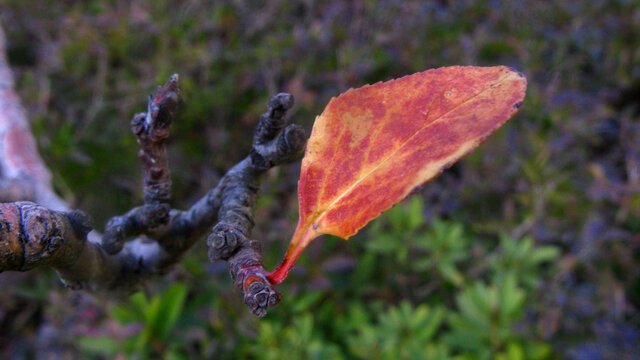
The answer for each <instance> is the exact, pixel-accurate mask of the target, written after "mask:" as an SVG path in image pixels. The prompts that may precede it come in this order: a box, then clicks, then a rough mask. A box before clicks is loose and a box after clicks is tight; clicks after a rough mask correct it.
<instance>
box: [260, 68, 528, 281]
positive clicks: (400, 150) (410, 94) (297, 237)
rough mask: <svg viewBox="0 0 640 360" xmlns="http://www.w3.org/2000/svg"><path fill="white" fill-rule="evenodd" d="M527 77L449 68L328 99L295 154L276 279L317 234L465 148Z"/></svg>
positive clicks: (360, 215)
mask: <svg viewBox="0 0 640 360" xmlns="http://www.w3.org/2000/svg"><path fill="white" fill-rule="evenodd" d="M526 87H527V81H526V79H525V78H524V76H523V75H522V74H521V73H519V72H517V71H515V70H513V69H511V68H508V67H505V66H496V67H473V66H452V67H445V68H440V69H432V70H428V71H425V72H422V73H417V74H413V75H409V76H405V77H403V78H400V79H396V80H391V81H387V82H381V83H377V84H374V85H366V86H363V87H361V88H359V89H355V90H353V89H352V90H349V91H347V92H345V93H344V94H342V95H340V96H339V97H337V98H333V99H331V101H330V102H329V104H328V105H327V107H326V108H325V110H324V111H323V113H322V115H320V116H319V117H317V118H316V121H315V124H314V125H313V131H312V133H311V137H310V139H309V142H308V144H307V150H306V154H305V157H304V159H303V160H302V170H301V173H300V181H299V182H298V200H299V203H300V219H299V222H298V227H297V229H296V232H295V234H294V235H293V238H292V239H291V243H290V245H289V249H288V251H287V254H286V256H285V259H284V261H283V262H282V264H280V266H279V267H278V268H277V269H276V270H275V271H274V272H272V273H270V274H269V275H268V279H269V281H271V283H273V284H279V283H280V282H282V281H283V280H284V278H286V276H287V274H288V273H289V270H290V269H291V267H292V266H293V264H294V263H295V261H296V260H297V258H298V256H300V254H301V253H302V251H303V250H304V248H306V247H307V245H309V243H310V242H311V241H312V240H313V239H314V238H316V237H317V236H319V235H322V234H332V235H336V236H340V237H342V238H344V239H347V238H349V237H350V236H352V235H354V234H355V233H356V232H358V230H359V229H361V228H362V227H363V226H364V225H366V224H367V223H368V222H369V221H371V220H372V219H374V218H376V217H377V216H378V215H380V213H382V212H383V211H385V210H387V209H389V208H390V207H392V206H393V205H395V204H396V203H398V202H399V201H401V200H402V199H404V198H405V197H406V196H408V195H409V194H410V193H411V192H412V191H414V190H416V189H417V188H418V187H419V186H421V185H422V184H424V183H425V182H427V181H429V180H431V179H433V178H434V177H436V176H438V175H439V174H440V173H441V172H442V171H443V170H444V169H445V168H447V167H449V166H451V165H452V164H453V163H454V162H455V161H457V160H458V159H460V158H461V157H462V156H464V155H466V154H468V153H470V152H471V151H472V150H473V149H475V148H476V147H477V146H478V145H479V144H480V143H481V142H482V141H483V140H485V139H486V138H487V137H488V136H489V135H490V134H492V133H493V132H494V131H496V130H497V129H498V128H499V127H500V126H502V125H503V124H504V123H505V122H506V121H507V120H508V119H509V118H510V117H511V116H512V115H513V114H514V113H515V112H516V111H517V110H518V108H519V107H520V105H521V104H522V100H523V99H524V94H525V90H526Z"/></svg>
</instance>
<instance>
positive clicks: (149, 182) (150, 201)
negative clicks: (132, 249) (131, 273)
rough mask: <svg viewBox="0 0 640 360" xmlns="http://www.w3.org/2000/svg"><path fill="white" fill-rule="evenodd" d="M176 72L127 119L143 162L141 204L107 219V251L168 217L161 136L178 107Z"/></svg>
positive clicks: (104, 242) (168, 183)
mask: <svg viewBox="0 0 640 360" xmlns="http://www.w3.org/2000/svg"><path fill="white" fill-rule="evenodd" d="M179 94H180V90H179V89H178V74H173V75H172V76H171V77H170V78H169V81H167V83H166V84H165V85H164V86H161V87H159V88H158V90H157V91H156V94H155V95H154V96H153V97H151V96H150V97H149V102H148V104H147V112H146V113H139V114H136V115H135V116H134V117H133V120H131V131H132V132H133V133H134V134H135V135H136V137H137V138H138V143H139V144H140V153H139V154H138V156H139V157H140V159H141V160H142V163H143V165H144V185H143V194H144V205H143V206H140V207H137V208H135V209H132V210H131V211H129V212H128V213H126V214H124V215H122V216H115V217H113V218H111V219H110V220H109V222H108V223H107V226H106V228H105V234H104V236H103V238H102V246H103V247H104V249H105V250H106V251H107V252H108V253H109V254H112V255H113V254H117V253H118V252H120V250H122V246H123V244H124V242H125V241H127V240H128V239H129V238H132V237H134V236H138V235H141V234H147V235H152V234H153V233H154V232H157V231H159V230H160V229H159V227H162V226H165V225H167V223H168V221H169V211H170V209H171V207H170V206H169V200H170V199H171V176H170V172H169V161H168V159H167V149H166V146H165V140H166V139H167V138H168V137H169V128H170V126H171V123H172V122H173V118H174V116H175V113H176V109H177V107H178V99H179Z"/></svg>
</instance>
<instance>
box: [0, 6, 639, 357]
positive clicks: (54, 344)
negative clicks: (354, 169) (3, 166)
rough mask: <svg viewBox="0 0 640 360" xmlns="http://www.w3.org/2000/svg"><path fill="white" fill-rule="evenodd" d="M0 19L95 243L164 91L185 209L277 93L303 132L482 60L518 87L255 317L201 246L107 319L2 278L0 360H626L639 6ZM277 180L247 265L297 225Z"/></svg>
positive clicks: (121, 206) (65, 189)
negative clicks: (469, 139)
mask: <svg viewBox="0 0 640 360" xmlns="http://www.w3.org/2000/svg"><path fill="white" fill-rule="evenodd" d="M0 7H1V8H0V21H2V25H3V27H4V29H5V31H6V33H7V37H8V41H9V43H8V54H9V60H10V62H11V64H12V65H13V67H14V68H13V69H14V71H15V74H16V78H17V86H18V91H19V92H20V95H21V97H22V99H23V100H24V103H25V106H26V107H27V110H28V112H29V117H30V119H31V120H32V126H33V129H34V132H35V133H36V135H37V139H38V144H39V146H40V149H41V153H42V155H43V157H44V158H45V160H46V162H47V163H48V164H49V166H50V168H51V169H52V171H53V173H54V183H55V186H56V189H57V190H58V191H59V192H60V193H61V194H62V195H63V196H64V197H65V198H66V199H67V200H68V201H70V202H71V203H72V204H74V206H77V207H78V208H81V209H83V210H85V211H87V212H89V213H90V214H91V215H92V216H93V217H94V218H95V220H96V224H97V227H98V228H101V227H102V224H104V222H105V221H106V219H108V218H109V217H110V216H113V215H114V214H118V213H122V212H124V211H126V210H127V209H129V208H131V207H132V206H134V205H136V204H139V203H140V202H141V196H140V194H141V192H140V188H141V184H140V180H141V176H140V168H139V164H138V161H137V159H136V156H135V154H136V152H137V144H136V143H135V138H134V137H133V136H132V135H131V134H130V133H129V129H128V127H129V125H128V122H129V119H130V118H131V117H132V115H133V114H134V113H136V112H139V111H143V110H144V104H145V97H146V95H147V94H149V93H151V92H152V91H153V89H154V87H155V86H156V85H157V84H160V83H162V82H164V80H165V79H166V78H167V76H169V75H170V74H171V73H174V72H178V73H179V74H180V79H181V88H182V90H183V96H184V104H183V106H182V107H181V108H180V110H179V117H178V119H177V121H176V123H175V125H174V127H173V130H172V138H171V144H170V147H169V153H170V162H171V167H172V179H173V183H174V191H173V193H174V200H173V202H174V205H175V206H176V207H183V208H184V207H186V206H188V205H189V204H191V203H192V202H193V201H194V200H195V199H197V198H198V196H201V195H202V194H204V193H205V191H206V190H207V189H209V188H210V187H212V186H213V185H214V184H215V183H216V182H217V180H218V179H219V178H220V177H221V176H222V174H223V173H224V171H226V170H227V169H228V168H229V167H230V166H232V165H233V164H234V163H235V162H237V161H238V160H240V159H241V158H242V157H243V156H245V154H246V152H247V150H248V146H249V144H250V140H251V131H252V129H253V126H254V125H255V124H256V122H257V120H258V118H259V115H260V114H261V113H262V112H264V111H265V109H266V102H267V100H268V98H269V96H270V95H273V94H275V93H276V92H279V91H288V92H291V93H293V95H294V96H295V97H296V106H295V107H294V108H293V109H292V112H291V117H292V119H293V120H295V121H296V122H297V123H300V124H302V125H303V126H305V127H306V128H307V129H308V130H310V127H311V125H312V123H313V119H314V116H315V115H317V114H318V113H320V111H321V110H322V109H323V107H324V106H325V105H326V103H327V102H328V101H329V99H330V98H331V97H332V96H336V95H337V94H339V93H341V92H343V91H345V90H346V89H348V88H350V87H358V86H361V85H363V84H365V83H372V82H377V81H381V80H387V79H390V78H395V77H399V76H402V75H405V74H410V73H414V72H417V71H423V70H425V69H428V68H433V67H439V66H446V65H453V64H462V65H465V64H472V65H496V64H504V65H509V66H513V67H515V68H517V69H518V70H520V71H522V72H524V73H525V74H526V75H527V78H528V81H529V87H528V91H527V97H526V99H525V104H524V105H523V107H522V108H521V109H520V111H519V113H518V115H517V116H516V117H515V118H514V119H513V120H511V121H510V122H509V123H508V124H507V125H505V127H504V128H503V129H501V130H500V131H498V132H497V133H496V134H494V135H493V136H492V137H491V138H490V139H489V140H488V141H487V142H486V143H485V144H484V145H482V146H481V147H480V148H478V150H476V151H475V152H474V153H473V154H471V155H470V156H469V157H467V158H466V159H464V160H462V161H461V162H460V163H458V164H456V165H454V166H453V167H452V168H450V169H448V170H447V171H445V172H444V173H443V174H442V175H441V176H440V177H439V178H438V179H436V180H435V181H433V182H431V183H430V184H428V185H427V186H425V187H424V188H423V189H422V190H421V191H420V192H419V195H416V196H414V198H412V199H410V200H408V201H407V202H406V203H405V204H403V205H401V206H398V207H396V208H394V209H392V210H390V212H389V213H387V214H385V215H384V217H383V218H382V219H380V220H376V221H374V222H373V223H372V224H370V225H369V226H368V227H367V228H365V229H364V230H363V232H362V233H361V234H360V235H358V236H356V237H355V238H354V239H353V240H351V241H349V242H344V241H342V240H339V239H335V238H326V239H324V240H323V241H315V242H314V243H313V244H311V246H310V248H309V250H308V251H306V252H305V255H304V257H303V258H302V259H301V261H300V262H299V265H298V266H297V267H296V268H294V271H293V273H292V275H291V278H290V279H289V280H288V281H287V283H285V284H283V286H282V291H283V293H284V296H285V298H284V300H283V302H282V303H281V304H280V305H279V306H278V307H277V308H276V309H274V311H272V312H271V314H270V315H269V316H268V317H267V318H266V319H263V320H261V321H258V320H256V319H253V318H252V317H251V316H250V314H248V312H247V311H246V309H245V308H244V307H243V305H242V304H241V301H240V295H239V294H238V293H237V292H236V291H231V288H232V285H231V283H230V281H229V279H228V273H227V271H226V268H225V266H224V264H209V263H208V260H207V259H206V250H205V249H204V246H203V244H199V245H198V246H197V247H196V248H194V249H193V251H191V252H190V254H189V255H188V256H187V257H186V258H185V259H184V261H183V262H182V264H181V266H180V267H179V268H177V269H176V270H175V271H174V272H173V273H172V274H171V275H170V276H167V277H166V278H165V279H163V280H159V281H156V282H153V283H151V284H150V285H149V288H148V289H146V292H145V295H143V294H137V295H134V297H133V298H132V299H131V300H129V301H128V302H126V301H125V302H116V301H114V300H109V299H102V298H100V297H92V296H89V295H87V294H84V293H76V292H71V291H67V290H64V289H60V286H59V285H58V284H57V281H56V277H55V275H54V274H52V273H50V272H44V271H38V272H32V273H27V274H2V276H0V286H2V291H1V292H0V299H1V301H0V303H1V304H2V305H1V306H0V324H2V326H0V357H2V358H20V359H22V358H50V357H52V356H57V357H60V358H78V357H80V358H113V357H118V356H119V357H121V358H122V357H125V358H126V357H131V358H145V357H146V358H158V357H165V358H190V359H191V358H193V359H198V358H225V359H226V358H229V359H232V358H257V359H260V358H274V357H279V358H285V359H286V358H349V359H351V358H355V359H358V358H362V359H364V358H374V359H376V358H380V359H387V358H402V357H404V358H412V359H413V358H418V359H419V358H433V359H438V358H444V359H448V358H453V359H481V358H495V359H545V358H570V359H577V360H590V359H598V360H599V359H636V358H638V357H640V345H639V344H640V330H638V329H640V316H639V314H638V309H640V266H638V265H639V264H640V237H639V235H638V234H639V232H640V215H639V214H640V192H639V189H640V145H639V144H640V122H639V121H638V120H639V117H640V102H639V101H638V99H640V51H638V49H640V27H639V26H638V23H640V3H638V2H637V1H629V0H596V1H588V2H574V1H561V0H553V1H544V2H541V1H533V0H525V1H477V0H462V1H433V2H424V1H413V0H408V1H389V0H379V1H368V0H367V1H338V0H329V1H322V2H313V1H297V2H294V1H287V0H279V1H245V0H234V1H216V2H205V1H196V0H189V1H183V2H176V1H168V0H157V1H124V0H108V1H107V0H105V1H97V0H96V1H84V2H79V1H46V0H38V1H21V0H4V1H2V2H0ZM298 166H299V165H298V164H292V165H288V166H284V167H282V168H280V169H274V170H273V171H270V172H269V173H268V174H267V176H266V178H265V184H264V188H263V190H262V196H261V198H260V200H259V207H258V208H257V210H256V215H257V216H256V218H257V219H258V222H257V224H256V228H255V230H254V237H255V238H256V239H260V240H262V241H263V242H264V246H263V248H264V253H265V262H266V263H267V265H268V267H273V266H275V264H276V262H277V261H278V259H280V258H281V255H282V253H283V252H284V247H285V246H286V243H287V241H286V240H287V239H288V238H289V236H290V235H291V233H292V232H293V229H294V227H295V221H296V219H297V211H296V210H297V208H296V199H295V193H296V191H295V189H296V181H297V176H298V174H297V171H298V170H297V169H298ZM105 195H106V196H105ZM168 283H174V284H175V285H169V284H168ZM179 289H182V290H179ZM181 298H183V299H184V302H182V300H180V299H181ZM136 299H137V300H136ZM178 300H180V301H178ZM136 303H137V304H138V305H136ZM158 304H160V305H158ZM141 305H144V306H141ZM136 306H139V307H136ZM140 306H141V307H140ZM160 307H162V308H166V309H171V311H170V313H171V314H177V315H171V317H175V320H172V321H167V322H166V324H165V323H164V322H165V321H166V320H171V317H167V316H169V315H165V314H164V312H163V311H161V312H157V309H158V308H160ZM153 308H156V310H153ZM167 311H169V310H167ZM127 313H128V314H129V315H126V314H127ZM161 313H162V315H159V314H161ZM161 323H162V325H159V324H161ZM432 328H433V329H432Z"/></svg>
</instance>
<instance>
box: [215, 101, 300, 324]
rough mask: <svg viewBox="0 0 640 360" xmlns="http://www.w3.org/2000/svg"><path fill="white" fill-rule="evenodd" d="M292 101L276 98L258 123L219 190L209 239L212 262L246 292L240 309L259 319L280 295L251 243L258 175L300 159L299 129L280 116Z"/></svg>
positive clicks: (253, 243)
mask: <svg viewBox="0 0 640 360" xmlns="http://www.w3.org/2000/svg"><path fill="white" fill-rule="evenodd" d="M292 105H293V96H291V95H290V94H284V93H281V94H278V95H276V96H274V97H273V98H271V100H270V101H269V109H268V110H267V112H266V113H265V114H263V115H262V117H261V118H260V122H259V123H258V126H257V128H256V131H255V134H254V140H253V147H252V149H251V153H250V155H249V157H247V158H245V159H244V160H243V161H242V162H240V163H239V164H238V165H236V166H235V167H234V168H232V169H231V170H230V171H229V172H228V173H227V175H226V176H225V179H223V180H222V181H221V182H220V183H221V186H222V189H221V192H222V203H221V205H220V211H219V212H218V224H216V226H214V227H213V230H212V233H211V235H209V237H208V239H207V245H208V246H209V258H210V259H211V260H212V261H215V260H219V259H224V260H229V263H230V265H231V266H230V269H231V276H232V277H233V279H234V280H235V283H236V285H237V286H238V287H240V288H241V289H242V290H243V292H244V303H245V304H247V306H249V308H250V310H251V311H252V312H253V313H254V314H255V315H257V316H264V315H265V314H266V309H267V307H271V306H275V305H276V304H277V303H278V302H279V301H280V295H279V293H278V292H277V291H276V290H275V288H274V287H273V286H272V285H271V284H270V283H269V282H268V281H267V279H266V271H265V270H264V268H263V266H262V258H261V255H260V253H259V246H258V243H257V242H255V241H250V240H248V239H249V236H250V235H251V230H252V229H253V225H254V220H253V209H254V207H255V201H256V199H257V197H258V191H259V189H260V175H262V174H263V173H264V172H265V171H266V170H268V169H270V168H271V167H273V166H276V165H279V164H281V163H284V162H288V161H291V160H294V159H297V158H299V157H301V156H302V152H303V150H304V146H305V142H306V137H305V134H304V131H303V130H302V128H300V127H299V126H298V125H294V124H292V125H288V126H287V124H286V122H285V119H284V116H285V114H286V112H287V110H288V109H290V108H291V106H292Z"/></svg>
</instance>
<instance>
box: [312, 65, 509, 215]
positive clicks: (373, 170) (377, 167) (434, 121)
mask: <svg viewBox="0 0 640 360" xmlns="http://www.w3.org/2000/svg"><path fill="white" fill-rule="evenodd" d="M509 75H510V74H508V75H506V76H504V77H502V78H501V79H499V80H497V81H496V82H494V83H492V84H490V85H489V86H487V87H486V88H484V89H482V90H481V91H479V92H478V93H477V94H474V95H472V96H470V97H469V98H468V99H466V100H464V101H463V102H461V103H459V104H458V105H456V106H454V107H453V108H451V109H450V110H449V111H447V112H445V113H443V114H442V115H440V116H438V117H437V118H435V119H434V120H433V121H431V122H430V123H428V124H426V125H425V126H423V127H421V128H420V129H418V130H417V131H416V132H415V133H414V134H413V135H411V136H409V137H408V138H407V139H406V140H405V141H404V142H403V143H402V144H401V145H400V146H398V148H397V149H396V150H394V151H393V152H392V153H391V154H390V155H389V156H387V157H386V158H384V159H383V160H382V161H381V162H380V163H379V164H378V165H376V166H375V167H374V168H373V169H371V170H370V171H369V172H367V173H366V174H365V175H364V176H361V177H360V178H358V180H356V181H355V182H354V183H353V184H352V185H351V186H349V187H348V188H347V189H346V190H345V191H344V192H343V193H342V194H340V195H339V196H338V197H337V198H336V199H335V200H333V201H332V202H331V203H330V204H329V205H328V206H327V207H326V208H324V210H321V211H318V212H316V214H318V215H317V216H316V217H315V219H312V221H310V222H309V223H312V222H315V220H317V219H319V218H321V217H322V216H324V215H325V214H326V213H328V212H329V211H330V210H332V209H333V206H334V205H335V204H336V203H337V202H338V201H340V200H341V199H342V198H343V197H345V196H346V195H347V194H348V193H350V192H351V190H353V189H354V188H355V187H356V186H357V185H358V184H360V183H361V182H362V181H364V180H365V179H366V178H367V177H369V176H370V175H371V174H373V173H374V172H375V171H376V170H378V169H379V168H380V167H382V166H383V165H384V164H385V163H386V162H387V161H388V160H389V159H391V158H392V157H393V156H394V155H395V154H396V153H397V152H398V151H400V149H402V148H403V147H404V146H405V145H406V144H407V143H408V142H409V141H411V139H413V138H414V137H415V136H416V135H418V133H420V132H422V131H423V130H425V129H427V128H428V127H430V126H431V125H433V124H436V123H437V122H439V121H441V120H442V118H444V117H445V116H446V115H448V114H449V113H451V112H453V111H454V110H456V109H457V108H459V107H460V106H462V105H464V104H466V103H468V102H470V101H471V100H473V99H475V98H477V97H478V96H480V95H482V94H483V93H484V92H486V91H487V90H489V89H492V88H494V87H496V86H497V85H499V84H500V83H502V82H503V81H504V80H505V79H507V78H508V77H509Z"/></svg>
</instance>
